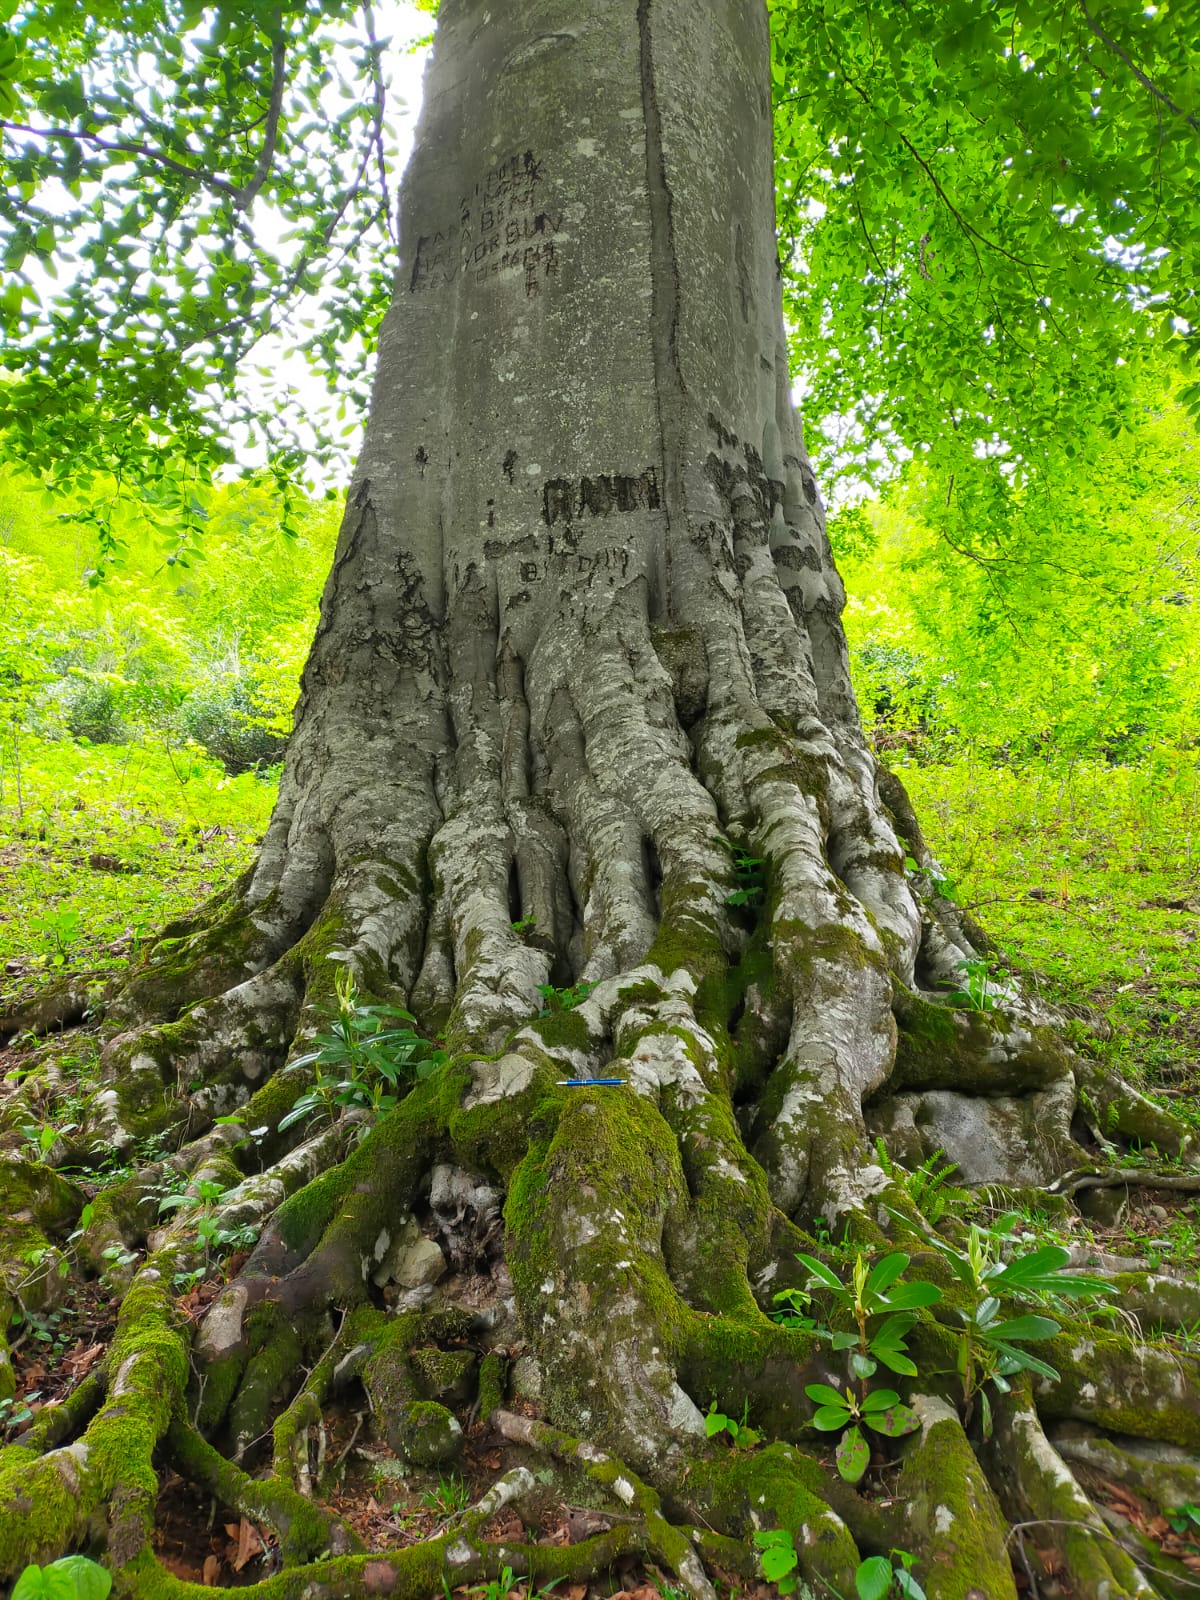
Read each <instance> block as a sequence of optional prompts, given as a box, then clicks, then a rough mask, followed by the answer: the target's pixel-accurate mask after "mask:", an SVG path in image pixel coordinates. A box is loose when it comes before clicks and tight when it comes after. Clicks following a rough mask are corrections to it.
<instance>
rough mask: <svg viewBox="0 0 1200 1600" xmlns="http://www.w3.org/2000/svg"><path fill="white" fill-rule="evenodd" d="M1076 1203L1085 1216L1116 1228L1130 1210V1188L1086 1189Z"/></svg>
mask: <svg viewBox="0 0 1200 1600" xmlns="http://www.w3.org/2000/svg"><path fill="white" fill-rule="evenodd" d="M1076 1204H1077V1205H1078V1206H1079V1209H1080V1211H1081V1212H1082V1213H1083V1215H1084V1216H1085V1217H1087V1218H1088V1219H1089V1220H1090V1221H1092V1222H1098V1223H1099V1224H1100V1225H1101V1227H1104V1228H1115V1227H1116V1226H1117V1224H1118V1223H1119V1222H1120V1221H1121V1220H1122V1218H1123V1217H1124V1216H1125V1213H1126V1212H1127V1211H1128V1210H1129V1190H1128V1189H1126V1188H1124V1187H1122V1188H1119V1189H1084V1190H1083V1191H1082V1193H1081V1194H1080V1195H1079V1196H1078V1198H1077V1201H1076Z"/></svg>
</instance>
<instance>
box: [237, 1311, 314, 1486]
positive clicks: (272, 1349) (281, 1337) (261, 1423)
mask: <svg viewBox="0 0 1200 1600" xmlns="http://www.w3.org/2000/svg"><path fill="white" fill-rule="evenodd" d="M260 1310H261V1311H262V1312H265V1313H267V1315H264V1316H258V1313H257V1312H256V1313H253V1314H252V1315H254V1316H256V1317H258V1320H257V1322H256V1323H255V1326H254V1329H253V1335H254V1338H255V1342H256V1343H259V1348H258V1349H257V1350H256V1351H255V1353H254V1354H253V1355H252V1356H251V1357H250V1360H249V1361H248V1362H247V1363H246V1367H245V1371H244V1373H243V1374H242V1378H241V1382H240V1383H239V1385H238V1390H237V1394H236V1395H235V1397H234V1400H233V1404H232V1407H231V1409H230V1413H229V1427H230V1432H231V1434H232V1437H233V1441H234V1444H235V1445H236V1446H237V1448H238V1454H239V1456H240V1454H241V1453H242V1452H243V1451H244V1450H246V1449H247V1448H248V1447H249V1446H250V1445H251V1444H253V1442H254V1441H255V1440H256V1439H260V1438H263V1437H264V1436H265V1435H266V1434H268V1433H269V1432H270V1428H271V1415H272V1411H273V1409H274V1407H273V1402H274V1400H275V1399H276V1397H277V1396H278V1395H279V1394H280V1393H281V1392H282V1391H283V1390H284V1389H285V1387H286V1386H287V1384H288V1382H289V1380H290V1379H293V1378H294V1376H295V1374H296V1372H297V1371H298V1370H299V1368H300V1363H301V1358H302V1355H303V1345H302V1342H301V1339H300V1334H299V1331H298V1329H297V1327H296V1325H295V1323H294V1322H293V1321H292V1319H291V1318H290V1317H288V1316H285V1315H281V1314H278V1313H277V1312H276V1308H275V1307H274V1306H271V1307H262V1308H260ZM272 1313H275V1314H272ZM260 1341H261V1342H260Z"/></svg>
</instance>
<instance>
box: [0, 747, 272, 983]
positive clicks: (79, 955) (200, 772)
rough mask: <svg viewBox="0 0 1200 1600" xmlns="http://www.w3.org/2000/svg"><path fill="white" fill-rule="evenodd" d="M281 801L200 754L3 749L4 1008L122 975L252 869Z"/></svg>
mask: <svg viewBox="0 0 1200 1600" xmlns="http://www.w3.org/2000/svg"><path fill="white" fill-rule="evenodd" d="M274 798H275V785H274V783H271V782H266V781H263V780H262V779H259V778H257V777H255V776H254V775H253V774H250V773H245V774H242V775H241V776H239V777H237V778H229V777H227V776H226V775H225V772H224V770H223V769H222V768H221V767H220V766H219V765H218V764H217V763H216V762H214V761H211V760H210V759H209V758H208V757H207V756H205V755H204V754H203V753H202V752H198V751H196V750H194V749H190V748H185V749H182V750H181V749H175V750H168V749H166V748H165V747H164V746H161V745H153V744H144V745H90V746H89V745H85V744H82V743H75V742H73V741H69V740H61V741H55V742H50V741H39V740H36V739H34V738H32V737H31V736H30V735H28V734H25V733H23V734H22V735H21V738H20V744H19V746H17V747H16V749H15V750H14V746H13V742H12V740H11V739H3V740H0V1004H3V1003H4V1002H6V1001H7V1002H8V1003H10V1004H11V1002H12V1001H13V1000H14V999H15V998H17V997H18V996H19V995H22V994H24V993H27V992H28V991H29V990H30V989H32V988H36V987H37V985H38V984H40V983H44V982H45V981H46V979H47V978H48V977H50V976H52V975H53V974H55V973H57V972H59V971H62V970H65V969H72V968H77V967H88V966H99V967H106V968H114V967H117V966H119V965H120V963H121V962H122V961H124V960H126V959H128V956H129V952H130V951H131V950H132V948H133V946H134V944H135V943H136V942H137V940H139V939H140V938H143V937H145V936H147V935H149V934H151V933H152V932H153V931H154V930H155V929H156V928H157V927H159V926H160V925H161V924H162V923H164V922H166V921H167V920H168V919H169V918H171V917H173V916H176V915H178V914H179V913H180V912H182V911H185V910H187V909H188V908H190V907H192V906H194V905H196V904H197V903H198V902H199V901H201V900H203V899H205V898H207V896H208V895H210V894H212V893H214V892H216V891H217V890H218V889H220V888H222V887H223V886H224V885H225V884H226V883H227V882H228V881H229V879H230V878H231V877H232V876H234V875H235V874H236V873H237V872H239V871H240V870H241V869H242V868H243V867H244V866H245V865H246V863H247V862H248V861H249V860H251V858H252V856H253V852H254V846H255V842H256V840H257V839H258V837H259V836H260V835H261V834H262V832H263V830H264V829H265V827H266V824H267V820H268V818H269V816H270V810H271V805H272V804H273V802H274Z"/></svg>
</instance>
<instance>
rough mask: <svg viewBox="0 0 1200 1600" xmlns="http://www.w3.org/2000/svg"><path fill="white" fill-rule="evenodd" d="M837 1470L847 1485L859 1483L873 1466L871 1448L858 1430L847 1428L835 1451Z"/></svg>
mask: <svg viewBox="0 0 1200 1600" xmlns="http://www.w3.org/2000/svg"><path fill="white" fill-rule="evenodd" d="M834 1459H835V1461H836V1462H837V1469H838V1472H839V1473H840V1474H841V1476H842V1477H843V1478H844V1479H845V1480H846V1482H847V1483H857V1482H858V1481H859V1479H860V1478H861V1477H862V1475H863V1473H864V1472H865V1471H866V1470H867V1468H868V1467H869V1466H870V1464H871V1447H870V1445H869V1444H868V1443H867V1441H866V1440H865V1439H864V1438H863V1436H862V1434H861V1433H860V1432H859V1430H858V1429H857V1428H847V1429H846V1431H845V1433H844V1434H843V1435H842V1437H841V1438H840V1439H839V1440H838V1444H837V1449H836V1450H835V1451H834Z"/></svg>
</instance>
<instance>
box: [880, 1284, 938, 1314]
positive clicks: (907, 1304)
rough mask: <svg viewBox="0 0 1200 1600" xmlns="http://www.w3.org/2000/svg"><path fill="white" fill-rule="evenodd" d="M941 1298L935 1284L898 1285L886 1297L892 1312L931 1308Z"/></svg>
mask: <svg viewBox="0 0 1200 1600" xmlns="http://www.w3.org/2000/svg"><path fill="white" fill-rule="evenodd" d="M941 1298H942V1291H941V1290H940V1289H939V1288H938V1286H937V1284H936V1283H899V1284H897V1285H896V1287H895V1288H894V1289H893V1290H892V1292H891V1293H890V1294H889V1295H888V1296H887V1304H888V1305H889V1306H890V1307H891V1308H892V1310H894V1311H915V1310H917V1309H918V1308H919V1307H920V1306H933V1305H936V1304H937V1303H938V1301H939V1300H940V1299H941Z"/></svg>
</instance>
